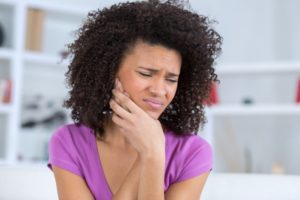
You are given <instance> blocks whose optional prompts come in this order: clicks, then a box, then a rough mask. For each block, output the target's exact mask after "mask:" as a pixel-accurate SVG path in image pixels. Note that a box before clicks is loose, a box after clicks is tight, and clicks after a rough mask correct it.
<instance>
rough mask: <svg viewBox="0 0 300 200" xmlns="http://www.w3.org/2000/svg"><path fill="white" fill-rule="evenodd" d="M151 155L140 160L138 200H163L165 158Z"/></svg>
mask: <svg viewBox="0 0 300 200" xmlns="http://www.w3.org/2000/svg"><path fill="white" fill-rule="evenodd" d="M152 155H155V156H146V157H145V158H143V159H142V166H141V176H140V184H139V191H138V200H148V199H149V200H153V199H155V200H163V199H164V173H165V172H164V171H165V156H164V154H163V155H162V154H152ZM156 155H159V156H156Z"/></svg>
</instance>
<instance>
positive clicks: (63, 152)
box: [48, 126, 83, 177]
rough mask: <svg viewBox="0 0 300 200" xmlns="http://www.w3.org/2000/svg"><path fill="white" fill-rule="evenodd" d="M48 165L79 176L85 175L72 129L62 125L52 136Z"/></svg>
mask: <svg viewBox="0 0 300 200" xmlns="http://www.w3.org/2000/svg"><path fill="white" fill-rule="evenodd" d="M48 153H49V160H48V167H49V168H50V169H51V170H52V166H57V167H60V168H62V169H64V170H67V171H69V172H71V173H73V174H76V175H78V176H81V177H82V176H83V175H82V172H81V170H80V169H79V167H78V164H77V163H78V159H77V153H76V148H75V146H74V143H73V138H72V137H71V134H70V130H69V129H68V128H67V127H66V126H64V127H60V128H59V129H58V130H57V131H56V132H55V133H54V134H53V135H52V137H51V139H50V141H49V145H48Z"/></svg>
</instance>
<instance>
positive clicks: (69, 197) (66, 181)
mask: <svg viewBox="0 0 300 200" xmlns="http://www.w3.org/2000/svg"><path fill="white" fill-rule="evenodd" d="M52 169H53V173H54V176H55V182H56V188H57V193H58V197H59V199H60V200H94V197H93V195H92V193H91V191H90V190H89V188H88V186H87V185H86V183H85V181H84V180H83V179H82V178H81V177H80V176H77V175H75V174H73V173H71V172H69V171H67V170H64V169H62V168H59V167H55V166H52Z"/></svg>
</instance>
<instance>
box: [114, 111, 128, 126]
mask: <svg viewBox="0 0 300 200" xmlns="http://www.w3.org/2000/svg"><path fill="white" fill-rule="evenodd" d="M111 120H112V121H113V122H114V123H115V124H116V125H118V127H119V128H120V129H123V130H125V125H126V123H125V122H124V120H123V119H122V118H121V117H120V116H118V115H117V114H116V113H113V114H112V117H111Z"/></svg>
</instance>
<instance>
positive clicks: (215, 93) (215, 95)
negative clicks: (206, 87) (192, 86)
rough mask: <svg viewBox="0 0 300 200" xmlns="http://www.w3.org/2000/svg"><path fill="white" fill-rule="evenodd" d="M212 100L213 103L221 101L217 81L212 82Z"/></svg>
mask: <svg viewBox="0 0 300 200" xmlns="http://www.w3.org/2000/svg"><path fill="white" fill-rule="evenodd" d="M210 102H211V104H217V103H218V102H219V98H218V91H217V84H216V83H212V85H211V92H210Z"/></svg>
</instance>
